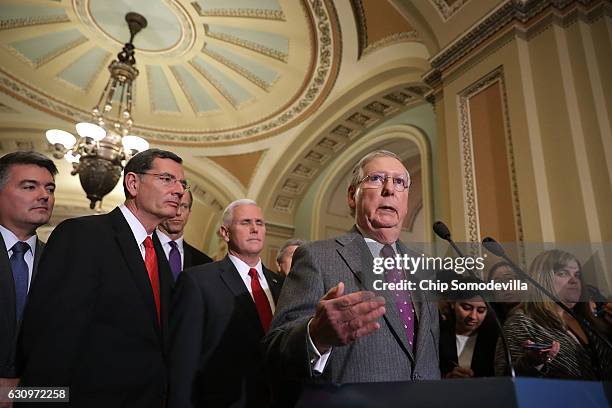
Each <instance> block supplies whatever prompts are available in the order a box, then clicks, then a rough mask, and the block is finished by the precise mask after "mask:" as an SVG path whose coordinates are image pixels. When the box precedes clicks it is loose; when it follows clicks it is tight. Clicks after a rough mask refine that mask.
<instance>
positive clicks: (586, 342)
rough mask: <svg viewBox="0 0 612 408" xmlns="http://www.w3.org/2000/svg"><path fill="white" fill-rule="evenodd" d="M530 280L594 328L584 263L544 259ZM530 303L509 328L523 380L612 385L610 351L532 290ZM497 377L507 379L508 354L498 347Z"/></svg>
mask: <svg viewBox="0 0 612 408" xmlns="http://www.w3.org/2000/svg"><path fill="white" fill-rule="evenodd" d="M529 274H530V275H531V276H532V277H533V278H534V279H535V280H536V281H537V282H538V283H540V284H541V285H542V286H543V287H544V288H546V289H548V290H549V291H550V292H552V293H554V294H555V295H556V296H557V297H558V298H559V299H560V300H561V301H562V302H563V303H564V304H565V305H566V306H567V307H569V308H571V309H572V310H573V311H574V312H575V313H576V314H577V315H579V316H582V317H583V318H585V319H587V320H589V321H591V322H593V317H592V314H591V313H590V311H589V304H588V302H587V297H586V290H583V289H584V288H585V283H584V281H583V277H582V268H581V265H580V262H579V261H578V259H577V258H576V257H575V256H574V255H572V254H570V253H568V252H564V251H560V250H550V251H545V252H542V253H541V254H540V255H538V256H537V257H536V258H535V259H534V260H533V262H532V263H531V266H530V268H529ZM528 299H529V301H528V302H522V303H520V304H519V305H518V306H517V307H516V308H515V309H514V310H513V312H512V313H511V315H510V316H509V317H508V319H507V320H506V323H505V324H504V332H505V334H506V337H507V338H508V346H509V347H510V353H511V354H512V361H513V363H514V366H515V369H516V372H517V374H519V375H524V376H535V377H547V378H573V379H584V380H609V379H611V378H612V373H611V367H612V352H611V351H610V350H608V349H607V347H606V345H605V344H603V343H602V342H601V340H600V339H598V338H596V337H595V336H593V335H592V334H590V333H587V332H585V331H584V330H583V329H582V327H581V326H580V324H578V322H577V321H576V320H575V319H574V318H573V317H571V316H570V315H569V314H567V313H566V312H565V311H563V310H562V309H561V308H560V307H559V306H558V305H557V304H555V303H554V302H552V301H551V300H550V299H548V298H546V297H545V295H543V294H541V293H540V292H539V291H538V290H537V289H536V288H534V287H533V286H530V288H529V293H528ZM495 362H496V370H495V371H496V374H497V375H503V373H505V372H506V371H505V369H506V367H505V365H506V363H505V359H504V356H503V348H502V347H501V345H500V344H499V343H498V345H497V351H496V359H495Z"/></svg>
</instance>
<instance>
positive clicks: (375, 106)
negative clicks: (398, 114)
mask: <svg viewBox="0 0 612 408" xmlns="http://www.w3.org/2000/svg"><path fill="white" fill-rule="evenodd" d="M364 109H365V110H367V111H368V112H372V113H375V114H377V115H381V116H387V115H389V114H391V113H393V111H395V110H396V108H394V107H393V106H390V105H387V104H385V103H383V102H380V101H373V102H370V103H369V104H367V105H366V106H365V107H364Z"/></svg>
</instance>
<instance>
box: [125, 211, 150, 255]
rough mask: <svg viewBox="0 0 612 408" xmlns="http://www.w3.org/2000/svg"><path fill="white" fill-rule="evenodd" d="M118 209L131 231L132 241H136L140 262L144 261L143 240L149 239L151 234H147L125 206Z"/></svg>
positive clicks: (144, 249)
mask: <svg viewBox="0 0 612 408" xmlns="http://www.w3.org/2000/svg"><path fill="white" fill-rule="evenodd" d="M119 209H120V210H121V213H122V214H123V216H124V217H125V220H126V221H127V223H128V224H129V225H130V229H131V230H132V234H134V239H135V240H136V244H137V245H138V249H140V255H142V260H143V261H144V259H145V253H146V248H145V246H144V240H145V239H147V237H151V236H152V235H153V234H150V235H149V234H147V230H146V229H145V227H144V226H143V225H142V223H141V222H140V221H139V220H138V218H136V216H135V215H134V214H133V213H132V211H131V210H130V209H129V208H127V207H126V206H125V204H121V205H120V206H119ZM151 238H152V237H151Z"/></svg>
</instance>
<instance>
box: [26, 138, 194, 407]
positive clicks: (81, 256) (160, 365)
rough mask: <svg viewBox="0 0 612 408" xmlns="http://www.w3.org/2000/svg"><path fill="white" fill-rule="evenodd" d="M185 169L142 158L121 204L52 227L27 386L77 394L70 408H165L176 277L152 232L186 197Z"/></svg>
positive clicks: (36, 291)
mask: <svg viewBox="0 0 612 408" xmlns="http://www.w3.org/2000/svg"><path fill="white" fill-rule="evenodd" d="M181 162H182V160H181V158H180V157H178V156H177V155H175V154H174V153H171V152H168V151H163V150H158V149H150V150H146V151H144V152H141V153H139V154H137V155H136V156H134V157H133V158H132V159H131V160H130V161H129V162H128V163H127V164H126V166H125V169H124V177H123V188H124V192H125V196H126V200H125V203H124V204H123V205H121V206H119V207H118V208H115V209H114V210H113V211H111V212H110V213H109V214H105V215H94V216H88V217H81V218H74V219H70V220H66V221H64V222H62V223H61V224H60V225H58V226H57V228H55V230H54V231H53V233H52V234H51V236H50V238H49V241H48V243H47V246H46V248H45V253H44V254H43V257H42V259H41V261H40V266H39V272H38V276H37V278H36V280H35V281H34V284H33V285H32V287H31V289H30V298H29V301H28V305H27V307H26V311H25V315H24V319H23V324H22V338H21V340H22V341H21V344H20V353H19V354H20V361H19V362H18V363H20V364H18V370H19V371H20V372H21V374H22V376H21V383H20V386H37V387H41V386H63V387H66V386H67V387H70V403H71V405H72V406H83V407H85V406H86V407H119V406H126V407H128V406H129V407H161V406H163V403H164V401H165V399H166V395H165V393H166V389H167V381H168V378H167V374H166V356H165V348H166V347H165V346H166V341H167V336H168V332H169V330H168V308H169V300H170V289H171V286H172V274H171V272H170V266H169V265H168V261H167V260H166V257H165V256H164V252H163V249H162V247H161V244H160V242H159V239H158V238H157V235H156V234H154V233H153V232H154V231H155V227H157V225H159V224H160V223H161V222H162V221H164V220H166V219H169V218H172V217H174V216H175V215H176V212H177V209H178V208H179V205H180V202H181V198H182V197H183V195H184V194H185V188H186V187H187V183H186V181H185V180H184V179H185V176H184V173H183V168H182V165H181Z"/></svg>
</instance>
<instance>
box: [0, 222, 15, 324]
mask: <svg viewBox="0 0 612 408" xmlns="http://www.w3.org/2000/svg"><path fill="white" fill-rule="evenodd" d="M0 310H2V313H3V314H4V315H5V319H6V321H7V323H8V325H9V327H16V325H17V322H16V320H15V313H16V312H15V281H14V280H13V272H12V270H11V263H10V261H9V257H8V252H7V250H6V244H5V242H4V239H3V238H2V234H0Z"/></svg>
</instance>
